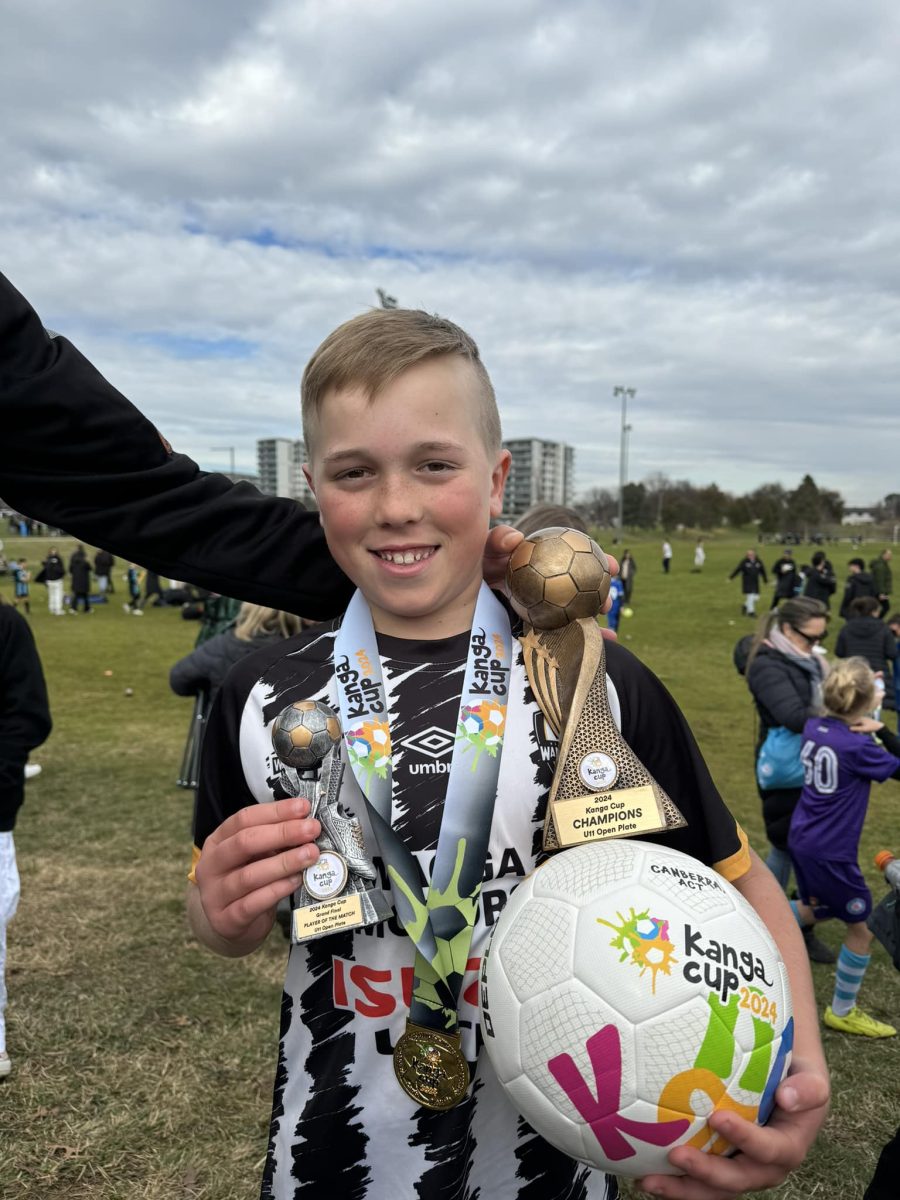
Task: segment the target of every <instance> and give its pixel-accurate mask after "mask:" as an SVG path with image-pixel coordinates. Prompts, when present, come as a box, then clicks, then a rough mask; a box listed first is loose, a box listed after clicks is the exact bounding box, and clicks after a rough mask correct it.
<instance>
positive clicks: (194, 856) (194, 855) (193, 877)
mask: <svg viewBox="0 0 900 1200" xmlns="http://www.w3.org/2000/svg"><path fill="white" fill-rule="evenodd" d="M199 861H200V851H199V850H198V849H197V847H196V846H191V869H190V871H189V872H188V883H196V882H197V874H196V872H197V863H198V862H199ZM717 869H718V867H717Z"/></svg>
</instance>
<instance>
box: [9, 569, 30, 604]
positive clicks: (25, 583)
mask: <svg viewBox="0 0 900 1200" xmlns="http://www.w3.org/2000/svg"><path fill="white" fill-rule="evenodd" d="M13 579H14V580H15V584H16V588H15V591H16V596H15V601H14V604H15V607H16V608H18V607H19V603H20V602H21V604H22V607H23V608H24V609H25V612H26V613H27V614H28V616H31V572H30V571H29V570H28V559H27V558H20V559H19V561H18V562H17V563H16V564H15V566H14V567H13Z"/></svg>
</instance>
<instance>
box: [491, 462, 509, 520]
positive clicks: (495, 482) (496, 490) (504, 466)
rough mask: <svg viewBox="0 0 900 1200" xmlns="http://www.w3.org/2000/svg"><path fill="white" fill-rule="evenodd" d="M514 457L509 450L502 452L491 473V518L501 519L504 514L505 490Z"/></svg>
mask: <svg viewBox="0 0 900 1200" xmlns="http://www.w3.org/2000/svg"><path fill="white" fill-rule="evenodd" d="M511 462H512V455H511V454H510V452H509V451H508V450H501V451H500V453H499V455H498V456H497V462H496V464H495V466H494V470H493V471H492V473H491V516H492V517H499V516H500V514H501V513H502V512H503V489H504V488H505V487H506V477H507V475H508V474H509V465H510V463H511Z"/></svg>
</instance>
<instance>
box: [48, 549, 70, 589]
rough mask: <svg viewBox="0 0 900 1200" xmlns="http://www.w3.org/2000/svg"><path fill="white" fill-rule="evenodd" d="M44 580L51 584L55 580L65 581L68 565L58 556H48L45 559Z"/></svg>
mask: <svg viewBox="0 0 900 1200" xmlns="http://www.w3.org/2000/svg"><path fill="white" fill-rule="evenodd" d="M43 573H44V579H45V580H46V581H47V582H48V583H50V582H52V581H53V580H55V579H64V578H65V574H66V564H65V563H64V562H63V560H62V559H61V558H60V556H59V555H58V554H48V555H47V557H46V558H45V559H44V572H43Z"/></svg>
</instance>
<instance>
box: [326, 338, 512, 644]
mask: <svg viewBox="0 0 900 1200" xmlns="http://www.w3.org/2000/svg"><path fill="white" fill-rule="evenodd" d="M478 388H479V381H478V378H477V376H476V374H475V372H474V371H473V369H472V367H471V366H470V365H469V364H468V363H467V362H466V361H465V360H464V359H462V358H459V357H457V356H450V355H448V356H445V357H442V358H435V359H427V360H425V361H424V362H422V363H419V364H418V365H416V366H414V367H411V368H410V369H409V370H408V371H405V372H404V373H403V374H402V375H400V376H399V377H398V378H397V379H395V380H394V381H393V382H392V383H390V384H388V386H387V387H386V388H384V389H383V391H381V392H380V393H379V394H378V396H377V397H376V398H375V399H374V400H370V399H369V398H368V397H367V396H366V395H365V393H364V392H363V390H362V389H361V388H359V387H350V388H347V389H344V390H341V391H331V392H328V393H327V395H326V396H325V397H324V399H323V402H322V406H321V409H320V412H319V414H318V417H317V419H316V420H315V424H314V428H315V435H314V439H313V441H314V444H313V446H312V448H311V454H310V462H309V463H307V465H306V466H305V467H304V472H305V473H306V477H307V480H308V482H309V485H310V487H311V488H312V490H313V492H314V493H315V496H316V499H317V501H318V503H319V511H320V519H321V522H322V526H323V528H324V530H325V537H326V539H327V541H328V546H329V549H330V550H331V553H332V555H333V556H334V558H335V561H336V562H337V563H338V565H339V566H340V567H341V568H342V569H343V570H344V571H345V572H346V574H347V575H348V576H349V577H350V578H351V579H352V580H353V582H354V583H355V584H356V585H357V587H358V588H359V589H360V590H361V591H362V593H363V595H364V596H365V597H366V599H367V600H368V602H369V607H370V609H371V610H372V616H373V620H374V623H375V628H376V629H377V630H378V631H379V632H380V633H387V634H391V635H394V636H397V637H407V638H414V637H423V638H438V637H450V636H452V635H453V634H456V633H463V632H465V631H466V630H467V629H469V628H470V626H471V623H472V613H473V609H474V604H475V600H476V597H477V595H478V589H479V586H480V584H481V578H482V565H481V559H482V554H483V551H484V542H485V538H486V537H487V532H488V526H489V518H490V517H491V516H499V514H500V510H501V504H502V500H503V485H504V483H505V482H506V475H507V472H508V470H509V452H508V451H505V450H504V451H498V452H497V453H496V454H490V453H489V452H488V450H487V448H486V447H485V444H484V441H483V439H482V435H481V401H480V398H479V391H478Z"/></svg>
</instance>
